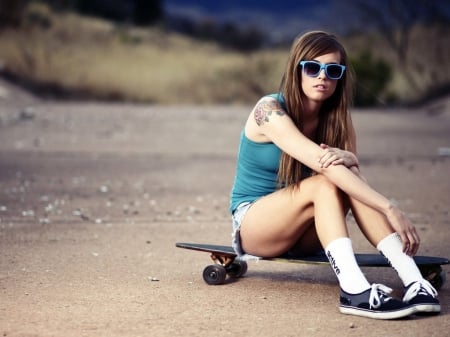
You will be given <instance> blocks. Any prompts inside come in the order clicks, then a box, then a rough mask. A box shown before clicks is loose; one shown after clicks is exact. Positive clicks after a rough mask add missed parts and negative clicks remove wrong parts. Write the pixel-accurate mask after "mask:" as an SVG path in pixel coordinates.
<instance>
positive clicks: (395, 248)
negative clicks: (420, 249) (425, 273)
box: [377, 233, 423, 286]
mask: <svg viewBox="0 0 450 337" xmlns="http://www.w3.org/2000/svg"><path fill="white" fill-rule="evenodd" d="M377 249H378V250H379V251H380V252H381V254H383V255H384V256H385V257H386V258H387V259H388V260H389V263H390V264H391V266H392V268H394V269H395V270H396V271H397V273H398V276H399V277H400V279H401V280H402V282H403V284H404V285H405V286H408V285H410V284H411V283H412V282H415V281H420V280H422V279H423V277H422V274H421V273H420V270H419V268H418V267H417V265H416V263H415V262H414V259H413V258H412V257H411V256H409V255H407V254H405V253H404V252H403V244H402V240H401V239H400V235H399V234H398V233H392V234H390V235H388V236H386V237H385V238H384V239H383V240H381V241H380V242H378V245H377Z"/></svg>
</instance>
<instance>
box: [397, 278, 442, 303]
mask: <svg viewBox="0 0 450 337" xmlns="http://www.w3.org/2000/svg"><path fill="white" fill-rule="evenodd" d="M417 295H425V296H432V297H433V298H436V296H437V291H436V289H434V287H433V286H432V285H431V283H430V282H428V281H427V280H425V279H424V280H421V281H417V282H414V283H413V284H411V286H410V287H409V288H408V290H407V291H406V293H405V295H404V296H403V301H404V302H409V301H411V300H412V299H413V298H414V297H416V296H417Z"/></svg>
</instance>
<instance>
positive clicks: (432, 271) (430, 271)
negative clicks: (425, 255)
mask: <svg viewBox="0 0 450 337" xmlns="http://www.w3.org/2000/svg"><path fill="white" fill-rule="evenodd" d="M419 269H420V272H421V273H422V276H423V278H424V279H426V280H428V281H429V282H430V283H431V285H432V286H433V287H435V288H436V290H439V289H441V288H442V286H443V285H444V283H445V279H446V274H445V272H444V271H443V270H442V267H441V266H439V265H433V266H419Z"/></svg>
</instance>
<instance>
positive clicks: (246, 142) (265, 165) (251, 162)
mask: <svg viewBox="0 0 450 337" xmlns="http://www.w3.org/2000/svg"><path fill="white" fill-rule="evenodd" d="M280 158H281V150H280V149H279V148H278V147H277V146H276V145H275V144H273V143H256V142H254V141H252V140H250V139H248V138H247V137H246V136H245V132H244V130H242V132H241V138H240V144H239V150H238V157H237V165H236V175H235V178H234V184H233V188H232V189H231V197H230V212H231V213H233V212H234V210H235V209H236V208H237V207H238V206H239V205H240V204H241V203H243V202H253V201H255V200H256V199H259V198H260V197H262V196H264V195H267V194H270V193H272V192H274V191H275V189H276V188H277V183H278V182H277V177H278V166H279V162H280Z"/></svg>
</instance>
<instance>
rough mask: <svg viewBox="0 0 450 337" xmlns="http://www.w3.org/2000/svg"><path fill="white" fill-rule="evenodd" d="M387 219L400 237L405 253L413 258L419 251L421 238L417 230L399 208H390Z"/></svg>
mask: <svg viewBox="0 0 450 337" xmlns="http://www.w3.org/2000/svg"><path fill="white" fill-rule="evenodd" d="M386 217H387V219H388V221H389V222H390V224H391V225H392V227H393V228H394V230H395V231H396V232H397V233H398V234H399V235H400V238H401V240H402V243H403V252H404V253H406V254H408V255H409V256H413V255H415V254H416V253H417V251H418V250H419V245H420V238H419V235H418V234H417V232H416V228H415V227H414V226H413V224H412V223H411V222H410V221H409V220H408V218H407V217H406V216H405V214H403V212H402V211H401V210H399V209H398V208H397V207H395V206H392V207H390V208H389V210H388V212H387V214H386Z"/></svg>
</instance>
